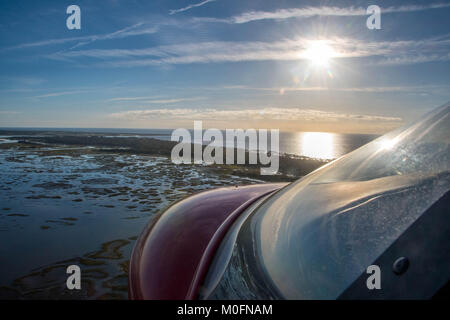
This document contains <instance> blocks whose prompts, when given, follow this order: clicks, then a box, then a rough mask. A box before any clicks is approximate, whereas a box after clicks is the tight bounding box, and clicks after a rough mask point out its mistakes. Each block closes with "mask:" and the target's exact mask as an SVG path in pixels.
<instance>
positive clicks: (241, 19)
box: [195, 3, 450, 24]
mask: <svg viewBox="0 0 450 320" xmlns="http://www.w3.org/2000/svg"><path fill="white" fill-rule="evenodd" d="M447 7H450V4H449V3H434V4H428V5H404V6H399V7H387V8H381V13H395V12H415V11H424V10H431V9H439V8H447ZM366 9H367V8H363V7H353V6H352V7H343V8H341V7H328V6H322V7H304V8H291V9H278V10H275V11H249V12H245V13H242V14H239V15H235V16H232V17H229V18H225V19H217V18H208V17H206V18H196V19H195V20H196V21H198V22H223V23H233V24H241V23H248V22H252V21H258V20H283V19H290V18H310V17H315V16H340V17H348V16H365V15H367V13H366Z"/></svg>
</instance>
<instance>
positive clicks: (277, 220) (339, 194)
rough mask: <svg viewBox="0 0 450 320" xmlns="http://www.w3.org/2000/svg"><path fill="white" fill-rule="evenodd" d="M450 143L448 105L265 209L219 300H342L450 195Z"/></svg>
mask: <svg viewBox="0 0 450 320" xmlns="http://www.w3.org/2000/svg"><path fill="white" fill-rule="evenodd" d="M449 142H450V104H446V105H444V106H442V107H440V108H438V109H436V110H434V111H433V112H431V113H429V114H428V115H426V116H425V117H423V118H422V119H421V120H420V121H417V122H415V123H413V124H412V125H409V126H406V127H403V128H400V129H397V130H395V131H393V132H391V133H388V134H386V135H384V136H382V137H380V138H378V139H376V140H374V141H372V142H371V143H369V144H367V145H365V146H363V147H361V148H359V149H357V150H355V151H353V152H352V153H350V154H347V155H346V156H344V157H342V158H340V159H338V160H336V161H334V162H332V163H330V164H329V165H326V166H324V167H322V168H320V169H318V170H316V171H315V172H313V173H311V174H309V175H307V176H306V177H304V178H302V179H300V180H298V181H297V182H295V183H293V184H291V185H289V186H287V187H285V188H284V189H282V190H281V191H279V192H278V193H276V194H275V195H273V196H271V197H269V198H267V199H266V200H265V201H261V204H259V207H257V208H256V209H254V210H253V212H252V213H251V214H249V216H248V218H247V219H246V220H245V222H241V225H240V226H239V230H240V231H239V233H238V236H236V237H235V242H234V244H233V245H231V246H230V245H228V248H232V249H230V250H232V252H231V251H230V253H229V255H228V257H229V258H228V259H229V260H228V262H227V264H226V265H227V267H226V270H223V273H222V275H221V280H220V281H219V282H220V283H219V284H218V286H217V287H216V289H217V290H215V292H214V293H213V294H212V297H219V298H257V297H258V295H257V294H256V295H255V294H254V293H255V292H254V291H255V290H260V291H261V292H263V291H265V290H264V288H263V289H261V288H262V287H263V285H262V284H261V283H263V282H266V283H270V286H271V287H273V288H275V290H269V291H270V292H269V293H267V292H264V294H262V295H263V297H265V298H287V299H336V298H337V297H338V296H339V295H340V294H341V293H342V292H343V291H344V290H345V289H346V288H347V287H348V286H349V285H350V284H351V283H352V282H353V281H355V280H356V279H357V277H358V276H359V275H360V274H362V273H363V272H364V271H365V270H366V268H367V267H368V266H369V265H371V264H372V262H373V261H375V260H376V258H377V257H379V256H380V255H381V254H382V253H383V252H384V251H385V250H386V249H387V248H388V247H389V246H390V245H391V244H392V243H393V242H394V241H395V240H396V239H397V238H398V237H399V236H400V235H401V234H402V233H403V232H404V231H405V230H406V229H407V228H408V227H409V226H411V224H412V223H413V222H414V221H416V220H417V219H418V218H419V217H420V216H421V215H422V213H424V212H425V211H426V210H427V209H428V208H429V207H430V206H431V205H432V204H433V203H434V202H436V201H437V200H438V199H439V198H440V197H442V196H443V195H444V194H445V193H446V192H447V191H448V190H449V189H450V172H449V166H450V148H449ZM232 232H234V233H236V230H234V231H232ZM430 236H432V235H430ZM249 248H251V250H250V249H249ZM250 251H251V258H249V257H250V255H249V252H250ZM220 255H222V256H223V254H222V253H219V256H220ZM252 261H253V262H252ZM255 261H256V262H255ZM216 273H217V272H216ZM255 273H258V274H261V273H262V274H263V275H256V276H255ZM225 287H226V288H225Z"/></svg>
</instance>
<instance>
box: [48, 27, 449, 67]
mask: <svg viewBox="0 0 450 320" xmlns="http://www.w3.org/2000/svg"><path fill="white" fill-rule="evenodd" d="M314 41H317V40H313V39H308V38H293V39H285V40H280V41H275V42H243V41H242V42H232V41H229V42H227V41H213V42H201V43H186V44H176V45H165V46H156V47H151V48H145V49H106V50H101V49H94V50H76V51H68V52H60V53H55V54H51V55H48V56H47V57H48V58H52V59H77V58H93V59H101V60H104V62H103V63H102V65H104V66H111V67H142V66H160V65H170V64H190V63H217V62H239V61H270V60H272V61H296V60H304V59H308V57H307V50H308V47H309V46H310V45H311V43H313V42H314ZM321 41H323V42H326V43H327V44H328V45H329V46H331V47H332V48H334V51H335V53H334V57H333V58H335V59H343V58H362V57H375V60H374V61H373V64H379V65H383V64H386V65H394V64H413V63H421V62H428V61H447V60H450V55H449V53H448V52H449V47H450V35H449V34H447V35H444V36H440V37H434V38H429V39H423V40H407V41H377V42H368V41H365V40H358V39H351V38H339V37H334V38H330V39H323V40H321Z"/></svg>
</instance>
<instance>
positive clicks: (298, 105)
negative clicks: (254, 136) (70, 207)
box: [0, 0, 450, 132]
mask: <svg viewBox="0 0 450 320" xmlns="http://www.w3.org/2000/svg"><path fill="white" fill-rule="evenodd" d="M71 4H76V5H78V6H79V7H80V8H81V30H68V29H67V27H66V19H67V17H68V14H66V8H67V7H68V6H69V5H71ZM374 4H375V5H379V6H380V7H381V29H380V30H369V29H368V28H367V27H366V20H367V18H368V15H367V14H366V8H367V7H368V6H369V5H374ZM449 16H450V3H448V2H445V1H442V0H436V1H413V0H405V1H387V0H383V1H374V0H371V1H317V0H315V1H251V0H250V1H234V0H215V1H205V0H179V1H175V0H173V1H161V0H156V1H138V0H127V1H125V0H99V1H74V2H70V1H39V2H38V1H12V0H3V1H2V2H1V4H0V32H1V38H0V68H1V74H0V126H1V127H19V126H32V127H106V128H112V127H116V128H176V127H192V126H193V121H194V120H203V121H204V123H205V126H209V127H218V128H233V127H243V128H246V127H255V128H280V129H281V130H299V131H336V132H384V131H387V130H389V129H392V128H394V127H397V126H398V125H400V124H402V123H404V122H408V121H410V120H412V119H414V118H416V117H419V116H420V115H421V114H423V113H425V112H427V111H428V110H430V109H432V108H434V107H437V106H439V105H442V104H444V103H446V102H448V101H449V100H450V90H449V88H450V53H449V52H450V50H449V49H450V24H449V22H448V17H449ZM318 42H320V43H325V44H326V46H327V47H328V48H331V49H330V50H332V54H331V55H330V57H329V61H328V62H327V63H326V65H325V66H317V65H314V63H313V62H314V61H312V60H311V57H310V56H308V52H311V50H310V49H311V46H313V47H314V44H315V43H318ZM308 57H309V58H308ZM313 60H314V57H313Z"/></svg>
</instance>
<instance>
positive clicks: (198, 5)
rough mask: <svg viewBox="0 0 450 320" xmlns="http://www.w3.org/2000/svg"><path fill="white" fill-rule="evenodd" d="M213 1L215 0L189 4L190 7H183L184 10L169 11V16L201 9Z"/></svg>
mask: <svg viewBox="0 0 450 320" xmlns="http://www.w3.org/2000/svg"><path fill="white" fill-rule="evenodd" d="M214 1H216V0H205V1H202V2H200V3H195V4H190V5H188V6H187V7H184V8H180V9H174V10H170V11H169V14H170V15H172V14H176V13H180V12H184V11H187V10H190V9H192V8H196V7H201V6H203V5H205V4H207V3H209V2H214Z"/></svg>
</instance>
